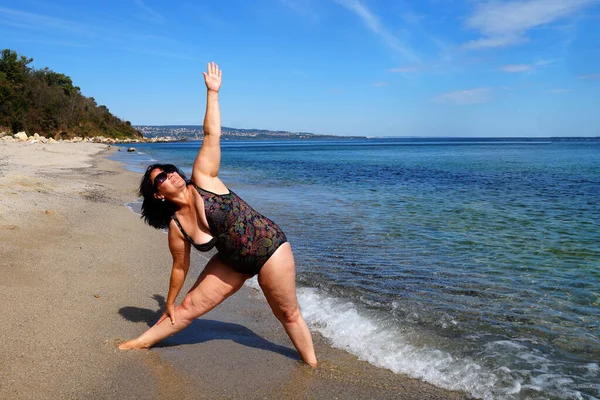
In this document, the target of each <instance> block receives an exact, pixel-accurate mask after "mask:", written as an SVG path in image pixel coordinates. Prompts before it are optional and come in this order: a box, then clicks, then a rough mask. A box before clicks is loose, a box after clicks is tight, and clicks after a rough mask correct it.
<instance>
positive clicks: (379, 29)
mask: <svg viewBox="0 0 600 400" xmlns="http://www.w3.org/2000/svg"><path fill="white" fill-rule="evenodd" d="M334 1H335V2H336V3H338V4H339V5H341V6H343V7H345V8H347V9H348V10H350V11H352V12H353V13H355V14H356V15H358V16H359V17H360V19H361V20H362V21H363V23H364V24H365V25H366V26H367V28H369V30H371V31H372V32H373V33H375V34H376V35H378V36H379V37H381V39H383V41H384V43H385V44H386V45H387V46H389V47H390V48H392V49H394V50H395V51H397V52H398V53H400V54H402V56H404V57H405V58H406V59H408V60H411V61H419V57H418V56H417V55H416V54H415V52H414V51H413V50H412V49H411V48H410V47H409V46H407V45H406V44H405V43H403V42H401V41H400V40H398V38H396V37H395V36H394V35H392V34H391V33H390V32H389V30H388V29H387V28H386V27H385V26H384V25H383V24H382V23H381V21H380V20H379V18H378V17H377V15H375V14H373V13H372V12H371V11H370V10H369V9H368V8H367V7H366V6H365V5H364V4H362V3H361V2H360V1H358V0H334Z"/></svg>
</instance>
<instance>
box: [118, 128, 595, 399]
mask: <svg viewBox="0 0 600 400" xmlns="http://www.w3.org/2000/svg"><path fill="white" fill-rule="evenodd" d="M199 145H200V142H186V143H168V144H137V145H136V148H137V150H138V153H137V154H134V155H130V154H126V153H124V152H121V153H119V154H118V156H117V158H118V159H119V160H122V161H126V162H127V163H128V164H129V166H130V168H131V169H133V170H140V171H141V170H142V169H145V166H146V165H147V164H148V163H150V162H151V161H152V160H159V161H161V162H166V161H168V162H172V163H175V164H177V165H179V166H182V167H183V169H184V170H186V171H188V172H189V171H190V169H191V165H192V163H193V160H194V157H195V155H196V152H197V149H198V147H199ZM222 149H223V151H222V166H221V175H220V176H221V178H222V179H223V180H224V181H225V183H226V184H228V186H230V187H231V188H232V189H233V190H235V191H236V193H238V194H239V195H240V196H242V197H243V198H244V199H245V200H246V201H247V202H249V203H250V204H251V205H253V206H254V207H255V208H256V209H257V210H259V211H260V212H262V213H264V214H265V215H267V216H269V217H270V218H271V219H273V220H274V221H275V222H277V223H278V224H279V225H280V226H281V227H282V228H283V229H284V231H285V232H286V234H287V236H288V238H289V239H290V242H291V243H292V246H293V248H294V253H295V257H296V262H297V266H298V282H299V286H300V288H301V289H300V290H299V298H300V302H301V305H302V308H303V312H304V313H305V315H306V317H307V320H308V321H309V323H310V324H311V327H312V328H313V329H315V330H318V331H320V332H321V333H322V334H323V335H325V336H326V337H328V338H329V339H330V341H331V343H332V345H334V346H337V347H341V348H344V349H346V350H348V351H350V352H353V353H354V354H356V355H357V356H359V357H360V358H363V359H366V360H368V361H370V362H372V363H373V364H375V365H378V366H381V367H383V368H388V369H391V370H392V371H395V372H398V373H404V374H408V375H410V376H414V377H418V378H421V379H424V380H427V381H429V382H431V383H433V384H435V385H438V386H441V387H445V388H450V389H458V390H464V391H467V392H469V393H471V394H472V395H473V396H476V397H481V398H515V399H529V398H530V399H547V398H573V399H577V398H582V399H594V398H599V397H600V367H599V366H598V360H600V339H599V338H600V285H599V284H600V229H599V228H600V226H599V225H600V205H599V202H598V199H599V198H600V142H599V141H595V142H552V141H550V140H541V139H538V140H518V139H511V140H506V139H505V140H492V139H435V140H432V139H363V140H342V141H301V142H296V141H292V142H289V141H265V142H262V141H261V142H258V141H247V142H243V141H225V142H223V146H222ZM140 153H141V154H140Z"/></svg>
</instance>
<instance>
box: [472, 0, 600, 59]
mask: <svg viewBox="0 0 600 400" xmlns="http://www.w3.org/2000/svg"><path fill="white" fill-rule="evenodd" d="M596 3H598V0H516V1H506V2H498V1H491V2H482V3H479V4H478V6H477V8H476V10H475V12H474V13H473V15H471V16H470V17H468V18H467V20H466V26H467V27H468V28H471V29H473V30H476V31H479V32H480V33H481V34H483V36H484V37H483V38H481V39H477V40H473V41H471V42H468V43H466V44H465V45H464V46H463V47H464V48H466V49H471V50H477V49H485V48H494V47H503V46H510V45H513V44H517V43H520V42H523V41H526V40H528V39H527V37H526V36H525V34H526V33H527V31H528V30H530V29H532V28H535V27H537V26H541V25H546V24H549V23H552V22H555V21H558V20H561V19H564V18H567V17H570V16H572V15H573V14H575V13H576V12H578V11H580V10H582V9H584V8H585V7H587V6H590V5H592V4H596Z"/></svg>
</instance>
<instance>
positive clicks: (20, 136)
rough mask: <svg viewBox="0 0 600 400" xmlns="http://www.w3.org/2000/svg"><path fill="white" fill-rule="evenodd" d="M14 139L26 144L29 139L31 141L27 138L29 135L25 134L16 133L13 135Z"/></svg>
mask: <svg viewBox="0 0 600 400" xmlns="http://www.w3.org/2000/svg"><path fill="white" fill-rule="evenodd" d="M13 137H14V138H15V139H17V140H18V141H19V142H26V141H27V139H29V138H28V137H27V134H26V133H25V132H19V133H15V134H14V135H13Z"/></svg>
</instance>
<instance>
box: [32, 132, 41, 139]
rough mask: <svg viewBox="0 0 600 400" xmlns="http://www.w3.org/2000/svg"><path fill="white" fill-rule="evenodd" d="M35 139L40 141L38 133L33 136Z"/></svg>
mask: <svg viewBox="0 0 600 400" xmlns="http://www.w3.org/2000/svg"><path fill="white" fill-rule="evenodd" d="M33 138H34V139H36V140H38V139H39V138H40V135H38V133H37V132H36V133H34V134H33Z"/></svg>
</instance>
